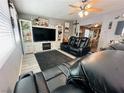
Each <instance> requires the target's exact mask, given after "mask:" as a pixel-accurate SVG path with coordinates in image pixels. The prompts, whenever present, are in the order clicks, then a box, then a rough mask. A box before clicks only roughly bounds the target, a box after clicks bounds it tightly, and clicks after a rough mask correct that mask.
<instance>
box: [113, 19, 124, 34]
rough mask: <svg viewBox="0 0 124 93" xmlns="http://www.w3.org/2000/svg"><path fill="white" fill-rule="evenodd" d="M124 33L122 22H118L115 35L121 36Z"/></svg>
mask: <svg viewBox="0 0 124 93" xmlns="http://www.w3.org/2000/svg"><path fill="white" fill-rule="evenodd" d="M123 31H124V21H119V22H118V24H117V28H116V31H115V35H121V34H122V32H123Z"/></svg>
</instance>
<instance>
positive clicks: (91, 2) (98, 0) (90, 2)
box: [88, 0, 101, 5]
mask: <svg viewBox="0 0 124 93" xmlns="http://www.w3.org/2000/svg"><path fill="white" fill-rule="evenodd" d="M100 1H101V0H91V1H89V2H88V4H90V5H94V4H97V3H99V2H100Z"/></svg>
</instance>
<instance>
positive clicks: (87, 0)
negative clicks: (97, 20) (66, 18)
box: [69, 0, 103, 17]
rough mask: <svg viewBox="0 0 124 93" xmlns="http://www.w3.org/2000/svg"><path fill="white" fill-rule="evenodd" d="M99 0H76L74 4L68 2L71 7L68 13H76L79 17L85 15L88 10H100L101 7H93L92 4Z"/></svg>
mask: <svg viewBox="0 0 124 93" xmlns="http://www.w3.org/2000/svg"><path fill="white" fill-rule="evenodd" d="M99 1H100V0H82V2H77V3H76V4H70V5H69V7H71V9H72V10H71V12H70V13H69V14H70V15H72V14H75V13H78V14H79V16H80V17H84V16H87V15H88V14H89V12H97V13H99V12H102V11H103V9H101V8H93V7H92V6H93V5H94V4H96V3H98V2H99Z"/></svg>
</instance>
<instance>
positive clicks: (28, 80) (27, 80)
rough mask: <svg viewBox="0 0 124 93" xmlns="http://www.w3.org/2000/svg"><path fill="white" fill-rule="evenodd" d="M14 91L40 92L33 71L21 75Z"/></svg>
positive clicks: (23, 92) (24, 92)
mask: <svg viewBox="0 0 124 93" xmlns="http://www.w3.org/2000/svg"><path fill="white" fill-rule="evenodd" d="M14 93H38V91H37V88H36V84H35V80H34V76H33V72H29V73H27V74H24V75H22V76H20V78H19V81H18V82H17V83H16V86H15V90H14Z"/></svg>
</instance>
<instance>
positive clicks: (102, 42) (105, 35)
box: [78, 9, 124, 48]
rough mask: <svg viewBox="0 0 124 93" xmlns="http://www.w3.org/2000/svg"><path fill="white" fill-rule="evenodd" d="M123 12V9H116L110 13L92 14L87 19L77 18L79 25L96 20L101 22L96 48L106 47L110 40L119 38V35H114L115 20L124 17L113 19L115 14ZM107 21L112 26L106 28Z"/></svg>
mask: <svg viewBox="0 0 124 93" xmlns="http://www.w3.org/2000/svg"><path fill="white" fill-rule="evenodd" d="M123 13H124V11H123V9H121V10H118V11H113V12H111V13H106V14H103V15H102V14H100V15H97V16H94V17H92V18H89V19H81V20H78V21H79V23H80V25H87V24H94V23H97V22H101V23H102V29H101V34H100V39H99V44H98V48H100V47H106V46H108V44H109V41H110V40H120V39H121V38H120V36H118V35H115V34H114V33H115V30H116V26H117V22H118V21H120V20H124V18H121V17H120V18H119V19H115V17H116V16H120V15H122V14H123ZM109 22H112V23H113V24H112V28H111V29H108V26H109Z"/></svg>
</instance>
